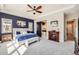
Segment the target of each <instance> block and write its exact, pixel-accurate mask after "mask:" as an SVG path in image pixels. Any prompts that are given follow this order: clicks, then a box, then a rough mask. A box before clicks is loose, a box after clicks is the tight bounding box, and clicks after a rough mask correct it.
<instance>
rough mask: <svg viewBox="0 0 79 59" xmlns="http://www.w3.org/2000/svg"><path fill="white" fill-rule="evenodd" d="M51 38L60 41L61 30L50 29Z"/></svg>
mask: <svg viewBox="0 0 79 59" xmlns="http://www.w3.org/2000/svg"><path fill="white" fill-rule="evenodd" d="M49 40H53V41H57V42H59V32H57V31H49Z"/></svg>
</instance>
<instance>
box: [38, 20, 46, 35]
mask: <svg viewBox="0 0 79 59" xmlns="http://www.w3.org/2000/svg"><path fill="white" fill-rule="evenodd" d="M37 35H38V36H40V37H46V35H47V21H40V22H37Z"/></svg>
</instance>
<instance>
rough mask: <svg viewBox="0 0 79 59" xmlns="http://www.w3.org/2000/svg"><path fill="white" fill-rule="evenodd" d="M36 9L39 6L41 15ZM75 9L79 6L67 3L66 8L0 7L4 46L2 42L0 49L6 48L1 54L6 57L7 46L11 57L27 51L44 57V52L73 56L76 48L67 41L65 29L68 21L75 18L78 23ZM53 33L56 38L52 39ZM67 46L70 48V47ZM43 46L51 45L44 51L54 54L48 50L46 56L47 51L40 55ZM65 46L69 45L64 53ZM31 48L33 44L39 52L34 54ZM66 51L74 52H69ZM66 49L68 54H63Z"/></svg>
mask: <svg viewBox="0 0 79 59" xmlns="http://www.w3.org/2000/svg"><path fill="white" fill-rule="evenodd" d="M29 6H32V8H34V9H33V12H32V10H31V9H32V8H31V7H29ZM36 7H39V8H38V9H39V11H38V12H37V10H36ZM51 7H54V8H51ZM76 7H78V5H73V4H67V5H66V4H64V5H62V4H56V5H54V4H49V5H47V4H45V5H44V4H37V5H34V4H33V5H28V6H27V4H1V5H0V27H1V28H0V40H1V42H2V43H0V46H1V49H3V48H5V49H3V52H2V51H0V52H1V54H7V52H6V50H7V49H6V47H8V50H7V51H9V52H8V54H9V55H11V54H18V55H20V54H21V55H22V54H24V53H23V52H22V51H24V52H25V54H26V55H27V54H43V52H44V53H46V54H56V53H57V54H74V45H75V44H74V41H67V42H66V41H65V37H66V35H65V34H66V33H65V29H64V28H65V19H66V20H70V21H71V20H73V19H75V20H76V21H75V22H77V20H78V15H77V14H76ZM30 8H31V9H30ZM72 9H73V10H72ZM71 10H72V11H71ZM27 11H28V12H27ZM29 11H31V12H29ZM40 11H41V12H40ZM60 20H61V21H60ZM76 27H78V26H77V23H76ZM74 31H75V33H74V36H75V37H77V38H78V36H77V34H78V33H77V32H78V30H77V28H76V29H75V30H74ZM51 33H53V35H55V37H54V38H53V39H52V37H51ZM29 38H30V39H29ZM26 39H29V40H28V41H27V40H26ZM49 39H50V40H49ZM5 41H7V42H5ZM17 41H19V42H17ZM35 41H37V42H35ZM31 43H33V44H31ZM46 43H47V44H46ZM50 43H51V44H50ZM52 43H55V44H57V45H58V47H56V49H57V50H58V52H56V53H55V52H54V50H55V49H53V48H52ZM67 43H68V44H69V45H70V46H68V44H67ZM30 44H31V45H30ZM43 44H44V45H45V44H46V45H47V46H49V45H51V46H49V47H45V48H46V49H48V48H52V49H53V51H52V52H54V53H50V52H51V51H49V50H48V51H49V52H48V53H47V52H45V51H46V49H45V51H43V50H42V52H41V49H43V48H44V46H43ZM55 44H54V45H55ZM64 44H67V46H66V49H65V48H64V49H63V51H62V48H61V47H63V46H64ZM4 45H7V46H6V47H4ZM9 45H10V46H9ZM21 45H22V46H21ZM29 45H30V49H31V48H32V47H35V48H36V49H37V50H36V51H37V52H35V50H33V48H32V50H33V51H34V52H33V51H31V50H30V49H29ZM46 45H45V46H46ZM59 45H60V46H59ZM62 45H63V46H62ZM14 46H15V47H14ZM25 46H26V47H27V48H26V47H25ZM31 46H32V47H31ZM38 46H39V47H40V48H39V47H38ZM55 46H56V45H55ZM55 46H54V48H55ZM19 47H21V48H19ZM42 47H43V48H42ZM69 47H70V48H69ZM15 48H18V49H15ZM38 48H39V49H38ZM59 49H60V50H61V51H60V52H59ZM67 49H68V50H69V51H71V52H69V51H67ZM4 50H5V52H4ZM13 50H14V51H13ZM26 50H27V51H26ZM28 50H30V51H31V52H29V51H28ZM65 50H66V51H67V52H64V51H65ZM18 51H20V52H18ZM13 52H14V53H13Z"/></svg>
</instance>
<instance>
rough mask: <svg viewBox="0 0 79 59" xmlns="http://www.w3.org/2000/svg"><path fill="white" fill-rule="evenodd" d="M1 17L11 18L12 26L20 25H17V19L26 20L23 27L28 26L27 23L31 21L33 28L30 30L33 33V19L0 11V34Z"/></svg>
mask: <svg viewBox="0 0 79 59" xmlns="http://www.w3.org/2000/svg"><path fill="white" fill-rule="evenodd" d="M1 18H7V19H12V26H13V28H20V27H18V26H17V23H16V21H17V20H24V21H26V26H25V27H24V28H28V23H29V22H32V23H33V30H32V31H31V32H32V33H34V20H32V19H28V18H24V17H20V16H16V15H11V14H6V13H3V12H0V34H1Z"/></svg>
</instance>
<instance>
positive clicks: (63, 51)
mask: <svg viewBox="0 0 79 59" xmlns="http://www.w3.org/2000/svg"><path fill="white" fill-rule="evenodd" d="M7 43H8V42H7ZM7 43H1V44H0V45H1V47H0V55H7V54H8V53H10V52H11V51H12V50H14V51H15V50H17V51H16V52H15V53H14V54H18V52H19V53H21V54H24V55H74V42H73V41H66V42H64V43H58V42H55V41H51V40H47V39H44V38H42V39H41V40H40V41H38V42H36V43H33V44H31V45H30V46H29V47H28V48H26V47H25V46H24V45H23V46H21V48H20V49H15V47H17V46H18V44H15V47H14V45H13V44H12V43H11V42H10V43H9V44H8V45H11V47H10V48H7V46H6V45H7ZM23 49H24V50H23Z"/></svg>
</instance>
